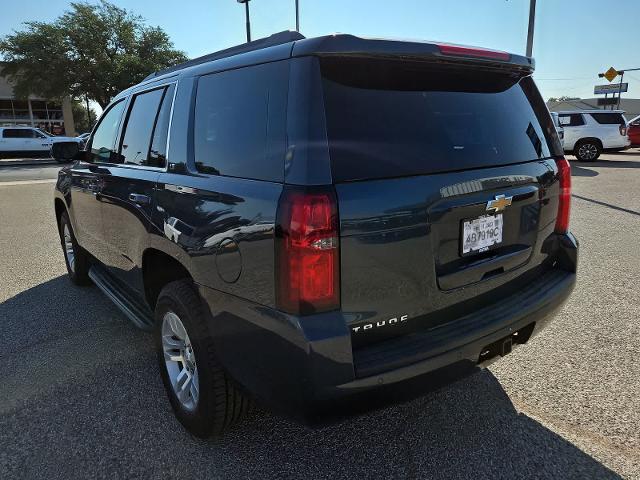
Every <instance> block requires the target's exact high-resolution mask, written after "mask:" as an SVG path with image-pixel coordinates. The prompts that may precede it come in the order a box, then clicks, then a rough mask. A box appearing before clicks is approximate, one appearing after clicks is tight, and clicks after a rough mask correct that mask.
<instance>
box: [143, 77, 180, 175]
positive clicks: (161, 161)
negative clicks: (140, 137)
mask: <svg viewBox="0 0 640 480" xmlns="http://www.w3.org/2000/svg"><path fill="white" fill-rule="evenodd" d="M174 89H175V86H174V85H170V86H169V87H168V88H167V89H166V91H165V93H164V97H163V99H162V105H161V106H160V112H158V120H156V126H155V128H154V129H153V137H152V139H151V150H150V151H149V165H151V166H154V167H164V166H165V164H166V161H167V134H168V133H169V117H171V105H172V104H173V91H174Z"/></svg>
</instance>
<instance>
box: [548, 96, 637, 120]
mask: <svg viewBox="0 0 640 480" xmlns="http://www.w3.org/2000/svg"><path fill="white" fill-rule="evenodd" d="M547 107H549V110H550V111H552V112H561V111H563V110H593V109H602V108H603V107H599V106H598V99H597V98H584V99H579V100H563V101H559V102H547ZM620 110H624V112H625V114H624V116H625V117H626V118H627V120H631V119H632V118H634V117H637V116H638V115H640V98H624V97H622V99H620Z"/></svg>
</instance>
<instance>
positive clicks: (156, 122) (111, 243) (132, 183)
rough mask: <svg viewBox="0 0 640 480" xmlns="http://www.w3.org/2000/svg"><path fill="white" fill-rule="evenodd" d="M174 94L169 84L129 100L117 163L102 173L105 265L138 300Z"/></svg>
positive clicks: (141, 291) (172, 86) (108, 166)
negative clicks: (135, 294)
mask: <svg viewBox="0 0 640 480" xmlns="http://www.w3.org/2000/svg"><path fill="white" fill-rule="evenodd" d="M174 90H175V85H174V84H170V85H162V86H159V87H154V88H152V89H151V90H147V91H144V92H140V93H136V94H135V95H133V96H132V97H131V100H130V102H129V106H128V109H127V115H126V118H125V122H124V126H123V132H122V135H121V140H120V145H119V149H118V157H117V162H114V163H112V164H109V165H105V167H104V170H105V171H104V175H103V179H104V180H103V185H102V190H101V197H102V216H103V232H104V241H105V246H106V251H107V258H106V260H105V264H106V266H107V267H108V268H109V270H110V271H111V273H112V274H114V275H115V276H116V277H117V278H119V279H120V280H122V281H123V282H125V283H126V284H127V285H128V286H130V287H133V288H134V289H135V290H136V291H137V293H138V294H139V295H140V297H141V298H142V296H143V294H144V290H143V285H142V275H141V270H140V269H141V258H142V252H143V250H144V248H145V247H146V246H147V245H148V244H149V242H148V240H147V237H148V235H149V232H150V230H151V229H152V228H153V222H152V218H151V217H152V215H153V214H154V210H155V204H154V190H155V187H156V182H157V180H158V177H159V176H160V172H162V171H163V170H164V169H165V166H166V145H167V132H168V127H169V117H170V114H171V107H172V103H173V94H174Z"/></svg>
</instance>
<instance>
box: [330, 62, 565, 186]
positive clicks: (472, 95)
mask: <svg viewBox="0 0 640 480" xmlns="http://www.w3.org/2000/svg"><path fill="white" fill-rule="evenodd" d="M322 71H323V76H324V79H323V89H324V99H325V112H326V121H327V134H328V139H329V149H330V154H331V162H332V174H333V177H334V180H336V181H345V180H355V179H360V178H380V177H395V176H404V175H419V174H425V173H432V172H438V171H446V170H457V169H465V168H476V167H483V166H493V165H505V164H510V163H517V162H524V161H528V160H535V159H538V158H544V157H548V156H550V155H551V154H552V153H551V152H552V149H559V142H558V139H557V133H556V130H555V127H554V125H553V122H552V120H551V117H550V115H549V111H548V110H547V108H546V106H545V105H544V102H543V101H542V98H541V97H540V94H539V93H538V91H537V89H536V88H535V85H534V84H533V81H532V80H531V79H530V78H524V79H522V80H521V81H520V82H519V83H514V82H515V80H513V79H511V78H509V77H508V76H506V75H504V74H499V73H492V72H487V71H482V70H472V71H471V70H462V69H456V70H446V69H444V68H443V69H440V70H439V69H436V68H435V67H433V66H431V67H425V66H424V65H421V64H419V63H415V64H412V63H411V62H397V61H379V60H377V61H374V60H355V59H325V60H323V61H322ZM550 145H551V147H550ZM556 153H557V151H556Z"/></svg>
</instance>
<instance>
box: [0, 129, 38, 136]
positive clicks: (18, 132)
mask: <svg viewBox="0 0 640 480" xmlns="http://www.w3.org/2000/svg"><path fill="white" fill-rule="evenodd" d="M2 137H3V138H33V130H30V129H28V128H5V129H4V131H3V132H2Z"/></svg>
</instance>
